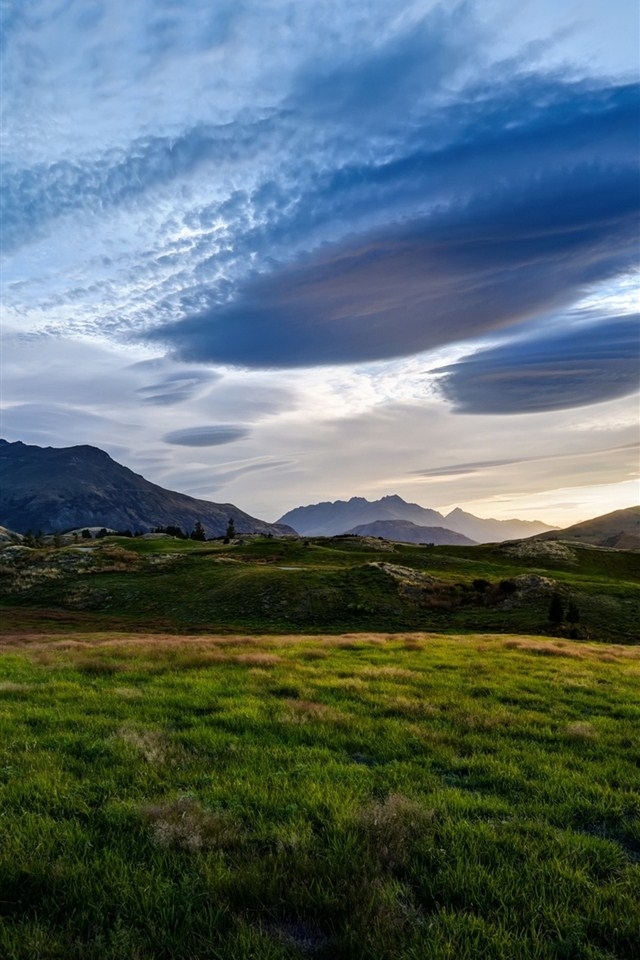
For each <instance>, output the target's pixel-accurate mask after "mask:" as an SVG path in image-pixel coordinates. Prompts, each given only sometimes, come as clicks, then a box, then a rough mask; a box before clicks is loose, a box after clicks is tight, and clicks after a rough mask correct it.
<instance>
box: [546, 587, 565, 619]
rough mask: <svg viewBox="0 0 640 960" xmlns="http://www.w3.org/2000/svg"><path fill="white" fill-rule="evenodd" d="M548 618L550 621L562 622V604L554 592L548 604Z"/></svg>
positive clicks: (558, 595)
mask: <svg viewBox="0 0 640 960" xmlns="http://www.w3.org/2000/svg"><path fill="white" fill-rule="evenodd" d="M549 620H550V621H551V623H562V621H563V620H564V604H563V603H562V597H561V596H560V594H559V593H554V594H553V595H552V597H551V603H550V604H549Z"/></svg>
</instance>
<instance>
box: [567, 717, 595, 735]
mask: <svg viewBox="0 0 640 960" xmlns="http://www.w3.org/2000/svg"><path fill="white" fill-rule="evenodd" d="M565 733H566V735H567V736H568V737H570V738H571V739H572V740H596V739H597V737H598V734H597V732H596V731H595V730H594V729H593V727H592V726H591V724H590V723H589V722H588V721H586V720H578V721H576V722H575V723H568V724H567V726H566V728H565Z"/></svg>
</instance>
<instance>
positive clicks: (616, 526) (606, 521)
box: [538, 507, 640, 550]
mask: <svg viewBox="0 0 640 960" xmlns="http://www.w3.org/2000/svg"><path fill="white" fill-rule="evenodd" d="M538 539H545V540H549V539H553V540H576V541H578V542H580V543H590V544H592V545H593V546H595V547H616V548H618V549H621V550H634V549H635V550H638V549H640V507H627V509H625V510H614V511H613V513H605V514H604V515H603V516H601V517H594V518H593V519H592V520H584V521H583V522H582V523H574V524H573V525H572V526H571V527H567V528H566V529H565V530H555V531H553V533H546V534H543V535H542V536H541V537H538Z"/></svg>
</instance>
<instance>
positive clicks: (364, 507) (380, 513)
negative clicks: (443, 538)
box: [278, 495, 553, 543]
mask: <svg viewBox="0 0 640 960" xmlns="http://www.w3.org/2000/svg"><path fill="white" fill-rule="evenodd" d="M391 520H405V521H409V522H411V523H415V524H417V525H418V526H422V527H444V528H445V529H447V530H453V531H454V532H455V533H460V534H462V536H464V537H468V538H469V539H470V540H472V541H475V542H477V543H498V542H500V541H502V540H514V539H518V538H519V537H531V536H535V535H536V534H538V533H543V532H545V531H547V530H552V529H553V528H552V527H550V526H549V524H546V523H540V522H538V521H529V520H482V519H480V518H479V517H474V516H473V515H472V514H470V513H465V512H464V511H463V510H460V509H456V510H453V511H452V512H451V513H450V514H449V515H448V516H446V517H445V516H443V515H442V514H441V513H438V511H437V510H430V509H427V508H426V507H421V506H420V505H419V504H417V503H407V502H406V501H405V500H403V499H402V497H399V496H397V495H395V496H388V497H382V499H380V500H374V501H370V500H365V499H364V497H352V498H351V499H350V500H336V501H335V502H333V503H330V502H325V503H314V504H310V505H309V506H306V507H296V508H295V510H290V511H289V512H288V513H285V514H284V516H282V517H280V519H279V520H278V523H287V524H289V525H290V526H292V527H294V529H295V530H297V531H298V533H300V534H302V535H304V536H311V537H322V536H334V535H335V534H340V533H347V531H349V530H353V528H354V527H356V526H359V525H361V524H369V523H375V522H377V521H391ZM429 542H433V541H432V538H430V539H429Z"/></svg>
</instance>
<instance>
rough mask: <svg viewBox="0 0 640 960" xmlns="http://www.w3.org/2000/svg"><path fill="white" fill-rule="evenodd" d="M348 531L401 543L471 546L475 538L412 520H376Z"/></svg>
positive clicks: (361, 535)
mask: <svg viewBox="0 0 640 960" xmlns="http://www.w3.org/2000/svg"><path fill="white" fill-rule="evenodd" d="M347 533H351V534H356V536H359V537H383V538H384V539H385V540H395V541H397V542H399V543H432V544H446V543H448V544H460V545H461V546H464V545H467V546H470V545H471V544H473V542H474V541H473V540H470V539H469V537H465V536H463V535H462V534H461V533H455V532H454V531H453V530H446V529H445V528H444V527H421V526H418V524H417V523H412V522H411V520H374V522H373V523H361V524H359V525H358V526H357V527H354V528H353V529H352V530H347Z"/></svg>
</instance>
